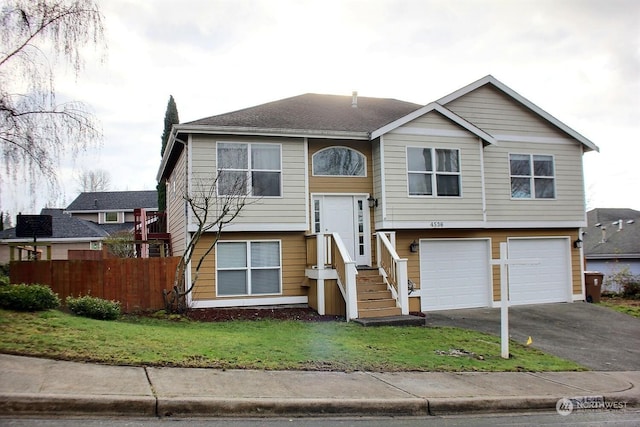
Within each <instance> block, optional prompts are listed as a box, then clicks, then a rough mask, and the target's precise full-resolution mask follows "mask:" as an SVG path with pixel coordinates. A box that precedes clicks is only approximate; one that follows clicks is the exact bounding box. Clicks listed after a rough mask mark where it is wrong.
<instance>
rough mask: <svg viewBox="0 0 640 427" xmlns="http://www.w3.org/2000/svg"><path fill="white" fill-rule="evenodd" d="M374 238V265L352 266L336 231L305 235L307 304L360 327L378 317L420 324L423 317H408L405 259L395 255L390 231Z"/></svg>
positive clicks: (373, 321) (322, 313)
mask: <svg viewBox="0 0 640 427" xmlns="http://www.w3.org/2000/svg"><path fill="white" fill-rule="evenodd" d="M375 238H376V261H375V263H373V264H374V265H373V266H356V262H355V261H353V260H352V258H351V256H350V255H349V252H348V250H347V249H346V248H345V246H344V244H343V242H342V240H341V238H340V236H339V234H338V233H327V234H314V235H308V236H306V242H307V245H306V246H307V268H306V270H305V276H306V278H307V282H308V287H309V305H310V306H311V307H312V308H314V309H315V310H316V311H318V313H319V314H321V315H324V314H339V315H344V316H345V318H346V320H347V321H351V320H354V321H357V322H359V323H361V324H364V325H373V324H378V323H380V322H381V321H382V320H383V319H384V320H386V321H387V322H388V321H393V323H407V322H408V323H412V324H416V322H419V324H421V325H423V324H424V319H423V318H421V317H418V316H410V315H409V298H408V295H409V287H408V276H407V260H406V259H402V258H400V257H399V256H398V254H397V253H396V251H395V249H394V245H393V243H392V241H393V240H394V235H393V233H391V234H390V236H388V235H387V234H386V233H376V234H375ZM387 322H385V323H387Z"/></svg>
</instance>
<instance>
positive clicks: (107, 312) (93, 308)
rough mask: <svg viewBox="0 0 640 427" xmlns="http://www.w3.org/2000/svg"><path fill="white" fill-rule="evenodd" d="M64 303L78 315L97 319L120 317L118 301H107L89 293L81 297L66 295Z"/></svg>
mask: <svg viewBox="0 0 640 427" xmlns="http://www.w3.org/2000/svg"><path fill="white" fill-rule="evenodd" d="M65 303H66V304H67V307H68V308H69V310H71V312H72V313H74V314H77V315H78V316H83V317H88V318H90V319H98V320H115V319H117V318H118V317H120V303H119V302H118V301H108V300H105V299H102V298H96V297H92V296H89V295H86V296H83V297H78V298H74V297H67V299H66V301H65Z"/></svg>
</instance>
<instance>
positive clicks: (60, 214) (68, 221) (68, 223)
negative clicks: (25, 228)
mask: <svg viewBox="0 0 640 427" xmlns="http://www.w3.org/2000/svg"><path fill="white" fill-rule="evenodd" d="M64 211H65V210H64V209H52V208H44V209H42V211H40V215H51V228H52V231H53V236H51V237H43V238H41V239H40V240H42V241H46V240H47V239H74V238H78V239H79V238H85V239H86V238H96V239H101V238H104V237H107V236H109V235H111V234H113V233H117V232H119V231H131V230H132V229H133V227H134V224H133V223H132V222H128V223H123V224H96V223H95V222H91V221H87V220H84V219H80V218H77V217H73V216H71V214H67V213H65V212H64ZM15 238H16V229H15V228H9V229H7V230H4V231H2V232H0V239H15Z"/></svg>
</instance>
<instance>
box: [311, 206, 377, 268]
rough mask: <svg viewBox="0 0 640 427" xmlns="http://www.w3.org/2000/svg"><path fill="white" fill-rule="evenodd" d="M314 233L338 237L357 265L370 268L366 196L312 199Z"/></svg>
mask: <svg viewBox="0 0 640 427" xmlns="http://www.w3.org/2000/svg"><path fill="white" fill-rule="evenodd" d="M312 207H313V216H314V218H313V220H314V232H315V233H338V234H339V235H340V238H341V239H342V241H343V243H344V244H345V246H346V248H347V250H348V251H349V255H351V259H352V260H354V261H355V262H356V264H357V265H371V240H370V238H369V234H370V231H369V205H368V203H367V198H366V196H334V195H331V196H314V197H313V206H312Z"/></svg>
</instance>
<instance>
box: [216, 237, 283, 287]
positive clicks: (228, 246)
mask: <svg viewBox="0 0 640 427" xmlns="http://www.w3.org/2000/svg"><path fill="white" fill-rule="evenodd" d="M216 260H217V275H218V276H217V282H216V283H217V294H218V295H219V296H232V295H233V296H237V295H269V294H280V293H281V292H282V291H281V289H282V286H281V276H282V275H281V268H280V267H281V256H280V242H279V241H248V242H218V244H217V247H216Z"/></svg>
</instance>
